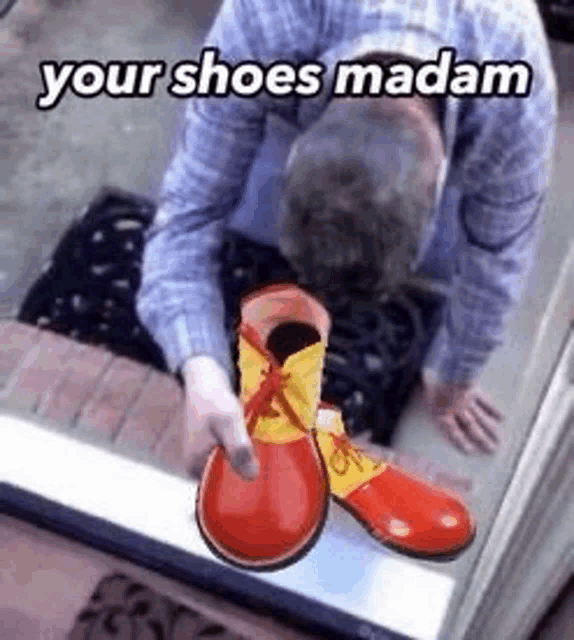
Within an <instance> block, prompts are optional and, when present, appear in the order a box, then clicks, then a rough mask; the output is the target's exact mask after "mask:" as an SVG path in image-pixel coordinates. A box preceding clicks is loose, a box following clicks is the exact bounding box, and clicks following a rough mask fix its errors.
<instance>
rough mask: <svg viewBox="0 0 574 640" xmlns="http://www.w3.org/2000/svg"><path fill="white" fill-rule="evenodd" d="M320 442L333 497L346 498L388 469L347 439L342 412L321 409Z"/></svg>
mask: <svg viewBox="0 0 574 640" xmlns="http://www.w3.org/2000/svg"><path fill="white" fill-rule="evenodd" d="M316 425H317V442H318V444H319V449H320V451H321V455H322V456H323V460H324V461H325V466H326V467H327V472H328V474H329V483H330V486H331V493H332V494H333V495H335V496H337V497H338V498H341V499H344V498H346V497H347V496H348V495H349V494H350V493H351V492H352V491H355V489H358V488H359V487H360V486H362V485H364V484H365V483H367V482H369V481H370V480H372V479H373V478H375V477H376V476H378V475H379V474H380V473H382V472H383V471H384V470H385V469H386V464H385V463H381V462H378V461H376V460H373V459H371V458H369V457H368V456H367V455H366V454H365V453H363V452H361V451H358V450H357V449H356V448H355V447H353V445H352V443H351V442H350V441H349V440H348V439H347V438H346V436H345V425H344V423H343V418H342V416H341V412H340V411H339V410H338V409H319V411H318V413H317V423H316Z"/></svg>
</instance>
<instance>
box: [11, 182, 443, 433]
mask: <svg viewBox="0 0 574 640" xmlns="http://www.w3.org/2000/svg"><path fill="white" fill-rule="evenodd" d="M154 214H155V206H154V204H153V203H152V202H150V201H148V200H147V199H145V198H142V197H139V196H136V195H133V194H131V193H126V192H122V191H119V190H117V189H104V190H103V191H102V193H101V194H100V196H99V197H98V198H96V199H95V200H94V201H93V202H92V203H91V204H90V205H89V206H88V207H87V209H86V211H85V213H84V215H83V216H82V217H81V219H79V220H78V221H76V222H75V223H73V224H72V225H71V226H70V228H69V229H68V231H67V232H66V233H65V234H64V236H63V237H62V239H61V241H60V243H59V244H58V246H57V248H56V250H55V252H54V254H53V257H52V259H51V261H50V262H49V263H48V265H46V269H45V270H44V273H43V274H42V275H41V277H40V278H39V279H38V280H37V281H36V283H35V284H34V285H33V287H32V288H31V289H30V291H29V292H28V295H27V296H26V298H25V300H24V303H23V305H22V307H21V310H20V313H19V316H18V319H19V320H20V321H21V322H26V323H30V324H34V325H38V326H41V327H43V328H45V329H50V330H52V331H55V332H57V333H61V334H64V335H67V336H70V337H72V338H74V339H76V340H78V341H80V342H85V343H89V344H95V345H100V346H103V347H106V348H108V349H110V350H111V351H113V352H114V353H116V354H117V355H122V356H126V357H130V358H132V359H134V360H137V361H139V362H143V363H145V364H148V365H151V366H154V367H155V368H157V369H159V370H161V371H166V365H165V361H164V358H163V355H162V352H161V350H160V348H159V347H158V345H157V344H156V343H155V342H154V340H153V338H152V337H151V336H150V335H149V333H148V331H147V330H146V329H145V327H143V325H142V324H141V322H140V320H139V318H138V316H137V313H136V308H135V295H136V292H137V290H138V288H139V285H140V276H141V259H142V249H143V244H144V237H145V231H146V229H147V228H148V226H149V225H150V223H151V222H152V220H153V216H154ZM221 265H222V271H221V276H220V277H221V285H222V290H223V294H224V299H225V305H226V311H227V313H226V316H227V319H226V324H227V330H228V333H229V339H230V345H231V348H232V349H233V350H234V353H235V354H236V349H237V347H236V341H235V327H236V323H237V319H238V310H239V300H240V298H241V296H242V294H244V293H245V292H246V291H249V290H250V289H253V288H255V287H257V286H260V285H262V284H264V283H267V282H277V281H291V282H293V281H296V276H295V273H294V272H293V271H292V270H291V269H290V267H289V265H288V264H287V262H286V261H285V260H284V258H283V257H282V256H281V254H280V253H279V252H278V251H277V250H276V249H275V248H273V247H268V246H265V245H262V244H259V243H257V242H254V241H252V240H250V239H248V238H246V237H244V236H242V235H241V234H239V233H236V232H232V231H228V232H227V233H226V236H225V240H224V244H223V247H222V250H221ZM324 302H325V304H326V306H327V307H328V309H329V311H330V313H331V315H332V320H333V326H332V331H331V336H330V340H329V345H328V349H327V358H326V363H325V376H324V381H323V386H322V395H323V399H324V400H327V401H330V402H333V403H335V404H338V405H339V406H340V407H341V408H342V410H343V418H344V420H345V423H346V425H347V428H348V430H349V432H350V433H351V434H357V433H360V432H362V431H364V430H366V429H371V430H372V439H373V441H374V442H377V443H379V444H382V445H389V444H390V437H391V434H392V431H393V428H394V426H395V425H396V422H397V419H398V417H399V415H400V413H401V411H402V409H403V407H404V405H405V403H406V401H407V400H408V397H409V395H410V393H411V391H412V389H413V387H414V385H415V384H416V383H417V380H418V375H419V369H420V366H421V363H422V359H423V356H424V354H425V352H426V350H427V348H428V346H429V344H430V341H431V339H432V337H433V335H434V333H435V331H436V330H437V328H438V326H439V325H440V321H441V314H442V308H443V305H444V299H443V298H442V297H439V296H438V295H437V294H434V293H433V294H431V293H428V292H422V291H419V290H415V289H407V288H404V287H403V288H402V289H401V290H400V291H396V292H393V293H389V295H388V297H387V299H386V300H385V301H384V303H374V302H372V301H358V300H355V299H349V298H345V297H344V296H339V297H337V298H336V299H325V300H324Z"/></svg>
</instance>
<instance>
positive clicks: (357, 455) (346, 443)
mask: <svg viewBox="0 0 574 640" xmlns="http://www.w3.org/2000/svg"><path fill="white" fill-rule="evenodd" d="M329 435H330V436H331V438H332V439H333V441H334V443H335V450H334V451H333V453H332V454H331V457H330V458H329V464H330V465H331V467H332V469H333V471H334V472H335V473H336V474H338V475H340V476H344V475H345V474H346V473H347V471H348V470H349V465H350V464H351V461H352V462H354V463H355V464H356V465H357V467H358V469H359V471H361V472H362V471H364V468H363V465H362V464H361V460H362V459H363V457H366V456H365V452H364V451H363V450H362V449H360V448H359V447H357V446H356V445H354V444H352V442H351V441H350V440H349V438H348V437H347V436H346V435H339V434H337V433H332V432H329ZM338 454H342V456H343V461H344V462H343V469H340V468H338V467H337V455H338ZM369 460H370V461H371V462H372V463H373V465H374V467H373V469H378V468H379V467H380V466H381V464H382V462H380V461H376V460H372V459H371V458H369Z"/></svg>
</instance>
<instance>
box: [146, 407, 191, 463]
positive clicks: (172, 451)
mask: <svg viewBox="0 0 574 640" xmlns="http://www.w3.org/2000/svg"><path fill="white" fill-rule="evenodd" d="M184 419H185V413H184V407H183V404H182V405H180V407H179V409H178V411H177V412H176V414H175V415H174V417H173V420H172V421H171V422H170V424H169V426H168V428H167V429H166V431H165V433H164V434H163V436H162V437H161V439H160V440H159V442H158V443H157V445H156V446H155V448H154V450H153V454H154V457H155V458H156V459H157V460H159V461H160V462H162V463H163V464H164V465H166V466H167V467H168V468H169V469H171V470H172V471H175V472H178V473H183V472H185V463H184V460H183V457H182V450H181V444H182V434H183V421H184Z"/></svg>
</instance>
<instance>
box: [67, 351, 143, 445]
mask: <svg viewBox="0 0 574 640" xmlns="http://www.w3.org/2000/svg"><path fill="white" fill-rule="evenodd" d="M150 373H151V369H150V368H149V367H144V366H142V365H141V364H139V363H137V362H133V361H131V360H128V359H127V358H114V360H113V361H112V362H111V364H110V366H109V367H108V369H107V371H106V373H105V374H104V376H103V377H102V378H101V379H100V381H99V382H98V384H97V387H96V389H95V392H94V394H93V396H92V397H91V398H90V399H89V400H88V402H87V403H86V405H85V406H84V408H83V409H82V411H81V413H80V415H79V417H78V421H77V424H76V429H77V431H78V432H80V434H81V433H89V434H90V435H95V436H97V437H98V438H104V439H105V440H106V441H108V442H113V441H114V440H115V437H116V436H117V434H118V433H119V431H120V428H121V426H122V424H123V422H124V419H125V417H126V415H127V414H128V411H129V409H130V408H131V407H132V405H133V404H134V402H135V401H136V400H137V398H138V397H139V395H140V393H141V391H142V388H143V385H144V383H145V382H146V380H147V378H148V377H149V375H150Z"/></svg>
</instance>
